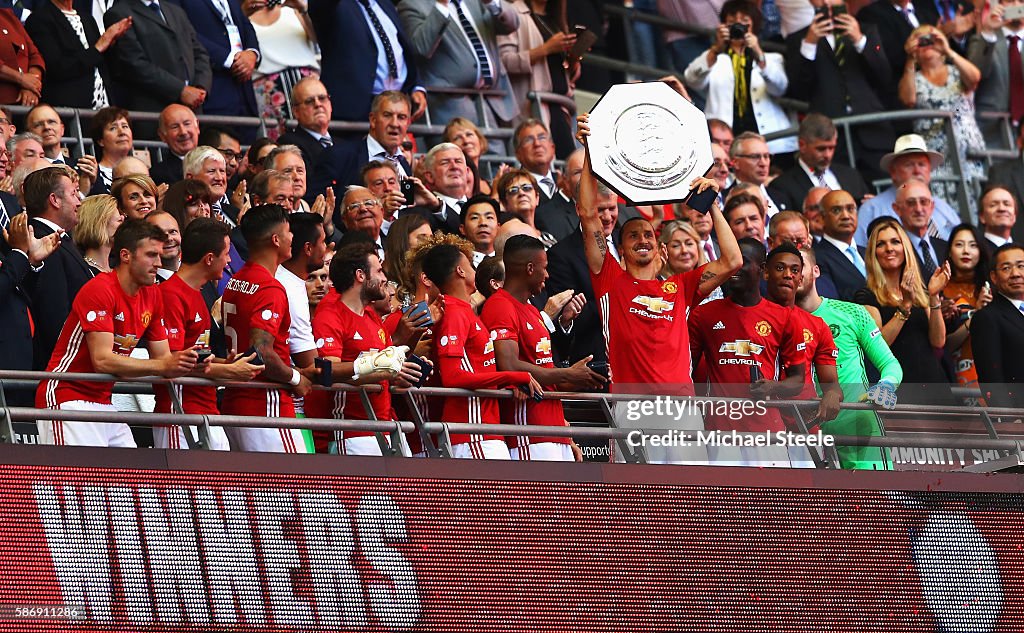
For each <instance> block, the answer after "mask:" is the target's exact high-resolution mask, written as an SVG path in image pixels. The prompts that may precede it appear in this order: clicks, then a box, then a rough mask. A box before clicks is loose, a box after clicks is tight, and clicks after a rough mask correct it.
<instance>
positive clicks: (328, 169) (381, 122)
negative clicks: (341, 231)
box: [307, 90, 412, 223]
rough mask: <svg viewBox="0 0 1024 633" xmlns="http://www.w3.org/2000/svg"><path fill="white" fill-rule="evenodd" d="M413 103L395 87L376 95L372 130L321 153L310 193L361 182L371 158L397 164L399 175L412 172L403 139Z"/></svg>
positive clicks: (371, 116) (339, 189) (338, 220)
mask: <svg viewBox="0 0 1024 633" xmlns="http://www.w3.org/2000/svg"><path fill="white" fill-rule="evenodd" d="M411 107H412V106H411V103H410V101H409V97H408V95H406V94H404V93H401V92H397V91H394V90H389V91H387V92H382V93H380V94H379V95H377V96H376V97H374V99H373V106H372V110H371V112H370V133H369V134H367V135H366V136H362V137H359V138H355V139H347V140H345V141H340V140H339V141H338V142H336V143H334V144H333V145H332V146H331V147H329V148H327V149H325V150H324V151H323V152H322V153H321V154H320V157H319V158H318V159H317V161H316V167H314V169H313V178H312V179H311V180H310V183H309V185H310V186H309V190H308V191H309V192H310V194H311V195H315V194H316V193H319V192H322V191H323V190H325V189H326V188H327V187H334V190H335V191H337V192H341V191H344V190H345V188H346V187H348V186H349V185H362V184H363V182H362V175H361V174H362V169H363V166H364V165H365V164H366V163H368V162H370V161H371V160H390V161H391V162H393V163H395V165H396V166H397V167H398V171H399V172H400V173H399V176H400V177H406V176H411V175H412V167H411V166H410V165H409V162H408V161H407V160H406V159H405V156H404V155H402V143H403V142H404V141H405V139H406V133H407V132H408V130H409V124H410V123H412V110H411ZM307 201H308V202H312V200H308V199H307ZM336 213H337V212H336ZM340 220H341V218H340V217H335V222H338V223H340Z"/></svg>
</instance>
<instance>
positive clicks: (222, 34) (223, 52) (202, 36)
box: [160, 0, 260, 116]
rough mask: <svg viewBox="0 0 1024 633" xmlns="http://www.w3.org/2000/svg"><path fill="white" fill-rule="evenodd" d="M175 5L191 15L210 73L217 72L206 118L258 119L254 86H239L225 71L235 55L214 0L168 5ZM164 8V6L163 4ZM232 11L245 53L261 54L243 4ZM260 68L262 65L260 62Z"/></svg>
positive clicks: (177, 1)
mask: <svg viewBox="0 0 1024 633" xmlns="http://www.w3.org/2000/svg"><path fill="white" fill-rule="evenodd" d="M171 2H174V3H175V4H177V5H178V6H180V7H181V8H182V9H184V10H185V13H186V14H187V15H188V19H189V21H190V22H191V23H192V26H193V28H195V31H196V36H197V37H198V38H199V42H200V43H201V44H202V45H203V47H204V48H205V49H206V53H207V55H209V57H210V69H211V70H212V71H213V84H212V86H211V87H210V91H209V93H208V94H207V95H206V101H205V102H203V112H204V113H205V114H224V115H235V116H256V114H257V112H259V110H257V108H256V93H254V92H253V89H252V82H251V81H246V82H238V81H236V80H235V78H234V77H233V76H232V75H231V70H230V69H228V68H225V67H224V60H226V59H227V57H228V54H229V53H230V52H231V43H230V41H229V40H228V33H227V30H226V28H225V26H224V19H223V18H222V17H221V14H220V12H219V11H218V10H217V8H216V6H215V5H214V3H213V2H212V1H211V0H167V2H166V3H167V4H170V3H171ZM160 4H161V6H162V5H164V4H165V3H164V2H161V3H160ZM227 4H228V6H229V7H230V8H231V21H232V22H233V23H234V24H235V26H237V27H238V31H239V33H240V34H241V37H242V49H243V50H249V49H255V50H256V51H259V50H260V43H259V42H258V41H257V40H256V31H255V30H254V29H253V28H252V23H251V22H249V18H248V17H246V15H245V14H244V13H242V4H241V3H240V2H232V1H229V2H228V3H227ZM257 64H258V62H257Z"/></svg>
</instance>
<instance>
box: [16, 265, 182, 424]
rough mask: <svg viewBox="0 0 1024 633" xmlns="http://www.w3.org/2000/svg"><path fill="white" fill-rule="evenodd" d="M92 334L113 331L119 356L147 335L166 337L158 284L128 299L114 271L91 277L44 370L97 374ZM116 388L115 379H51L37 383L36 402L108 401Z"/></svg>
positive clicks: (50, 404)
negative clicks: (88, 337)
mask: <svg viewBox="0 0 1024 633" xmlns="http://www.w3.org/2000/svg"><path fill="white" fill-rule="evenodd" d="M89 332H110V333H111V334H113V335H114V347H113V351H114V353H115V354H118V355H119V356H131V353H132V350H134V349H135V347H136V346H137V345H138V344H139V341H141V340H142V339H144V338H145V339H146V340H149V341H163V340H166V339H167V332H166V331H165V330H164V325H163V301H162V300H161V297H160V291H159V290H158V289H157V288H156V287H155V286H146V287H143V288H139V291H138V293H136V294H135V296H134V297H129V296H128V295H127V294H126V293H125V291H124V289H122V288H121V283H120V282H119V281H118V279H117V273H116V272H109V273H102V274H99V275H97V276H96V277H94V278H92V279H91V280H89V282H88V283H86V284H85V285H84V286H82V289H81V290H80V291H79V292H78V295H77V296H76V297H75V301H74V303H72V304H71V314H69V315H68V320H67V321H65V322H64V327H63V328H62V329H61V331H60V338H58V339H57V346H56V347H54V349H53V355H52V356H51V357H50V362H49V363H48V364H47V365H46V371H51V372H68V373H95V372H96V369H95V368H94V367H93V365H92V358H91V357H90V356H89V346H88V345H86V343H85V335H86V334H88V333H89ZM113 387H114V383H112V382H74V381H71V380H47V381H46V382H42V383H39V388H38V389H37V390H36V406H37V407H39V408H44V407H50V408H56V407H57V405H59V404H61V403H63V402H70V401H72V400H85V401H87V402H97V403H100V404H110V393H111V390H112V389H113Z"/></svg>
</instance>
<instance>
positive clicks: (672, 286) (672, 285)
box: [661, 281, 679, 294]
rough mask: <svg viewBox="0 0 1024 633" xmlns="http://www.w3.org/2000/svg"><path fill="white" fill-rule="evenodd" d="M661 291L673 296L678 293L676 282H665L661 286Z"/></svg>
mask: <svg viewBox="0 0 1024 633" xmlns="http://www.w3.org/2000/svg"><path fill="white" fill-rule="evenodd" d="M661 291H662V292H665V293H668V294H675V293H677V292H679V286H677V285H676V282H674V281H666V282H665V283H663V284H661Z"/></svg>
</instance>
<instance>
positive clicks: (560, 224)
mask: <svg viewBox="0 0 1024 633" xmlns="http://www.w3.org/2000/svg"><path fill="white" fill-rule="evenodd" d="M542 195H543V194H542ZM533 219H534V222H535V223H536V225H537V228H538V229H539V230H541V231H546V232H548V233H550V234H551V235H552V237H554V238H555V239H556V240H558V241H559V242H561V241H562V240H564V239H565V238H566V237H568V236H570V235H572V234H573V232H575V231H578V230H579V228H580V216H579V214H578V213H577V212H576V203H575V202H573V201H572V200H569V199H567V198H566V197H565V196H564V195H563V194H562V192H561V191H557V192H555V196H554V197H553V198H549V199H548V200H546V201H544V202H541V203H540V205H538V206H537V211H536V214H535V215H534V218H533Z"/></svg>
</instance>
